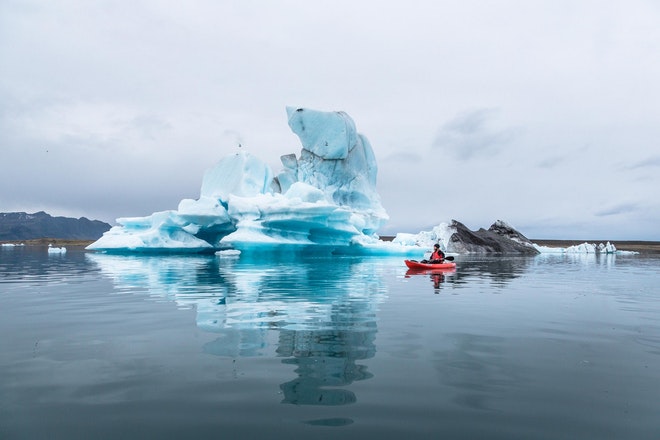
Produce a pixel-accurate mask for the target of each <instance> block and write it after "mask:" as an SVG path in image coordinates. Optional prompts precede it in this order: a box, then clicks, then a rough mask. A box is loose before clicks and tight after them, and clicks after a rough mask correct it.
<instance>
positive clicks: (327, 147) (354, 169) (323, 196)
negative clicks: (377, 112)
mask: <svg viewBox="0 0 660 440" xmlns="http://www.w3.org/2000/svg"><path fill="white" fill-rule="evenodd" d="M286 111H287V116H288V124H289V127H290V128H291V130H292V131H293V132H294V133H295V134H296V135H297V136H298V138H299V139H300V141H301V143H302V150H301V153H300V156H299V157H296V155H295V154H287V155H284V156H282V157H281V162H282V165H283V169H282V170H281V171H280V172H279V173H278V174H276V175H275V174H274V173H273V171H272V170H271V169H270V167H269V166H268V165H267V164H266V163H264V162H262V161H261V160H259V159H258V158H256V157H254V156H252V155H251V154H250V153H248V152H246V151H239V152H238V153H235V154H230V155H228V156H226V157H225V158H223V159H222V160H220V161H219V162H218V163H217V164H216V165H215V166H214V167H212V168H211V169H209V170H208V171H207V172H206V173H205V174H204V176H203V180H202V185H201V189H200V195H199V198H198V199H195V200H193V199H184V200H181V202H180V203H179V205H178V207H177V209H176V210H169V211H162V212H156V213H153V214H151V215H149V216H146V217H123V218H118V219H117V223H118V225H117V226H114V227H113V228H111V229H110V230H109V231H107V232H106V233H105V234H104V235H103V236H102V237H101V238H99V239H98V240H97V241H95V242H94V243H92V244H90V245H89V246H87V249H90V250H97V251H106V252H129V253H132V252H163V251H168V252H192V253H200V252H202V253H203V252H218V251H222V250H227V249H235V250H240V251H245V250H251V249H252V250H254V249H255V248H257V247H259V246H263V245H277V246H279V245H287V246H290V245H295V246H304V247H306V246H314V247H315V248H317V249H321V248H323V249H327V250H329V251H330V252H333V253H348V254H351V253H354V254H410V253H418V252H419V247H417V246H414V247H410V246H406V245H404V244H401V243H391V242H385V241H382V240H380V238H379V237H378V235H377V231H378V229H379V228H380V227H381V226H382V225H383V224H385V222H387V220H388V219H389V217H388V215H387V212H386V211H385V209H384V208H383V206H382V205H381V201H380V196H379V194H378V192H377V191H376V177H377V172H378V170H377V165H376V159H375V155H374V153H373V150H372V147H371V144H370V143H369V141H368V140H367V138H366V137H364V136H363V135H361V134H360V133H358V132H357V130H356V127H355V123H354V122H353V120H352V119H351V117H350V116H348V115H347V114H346V113H344V112H322V111H316V110H310V109H304V108H294V107H287V109H286Z"/></svg>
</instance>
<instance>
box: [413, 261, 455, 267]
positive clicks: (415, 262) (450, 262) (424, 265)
mask: <svg viewBox="0 0 660 440" xmlns="http://www.w3.org/2000/svg"><path fill="white" fill-rule="evenodd" d="M404 262H405V263H406V266H408V267H409V268H410V269H454V268H456V263H454V262H453V261H445V262H444V263H435V264H431V263H420V262H419V261H416V260H404Z"/></svg>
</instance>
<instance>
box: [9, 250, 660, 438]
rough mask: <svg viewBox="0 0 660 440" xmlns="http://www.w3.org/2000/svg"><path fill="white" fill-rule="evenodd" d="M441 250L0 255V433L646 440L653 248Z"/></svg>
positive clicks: (654, 376) (651, 380) (651, 422)
mask: <svg viewBox="0 0 660 440" xmlns="http://www.w3.org/2000/svg"><path fill="white" fill-rule="evenodd" d="M457 262H458V270H457V271H456V272H455V273H443V274H435V275H434V274H408V273H407V269H406V268H405V266H404V265H403V262H402V261H401V259H399V258H385V259H379V258H356V257H342V258H311V257H309V256H300V255H290V254H286V253H282V254H279V255H274V256H272V257H270V258H269V259H267V260H265V261H261V262H257V261H254V260H250V259H248V258H245V257H241V258H239V259H236V258H219V257H215V256H201V257H192V256H185V257H181V256H144V257H134V256H133V257H132V256H112V255H102V254H90V253H85V252H83V251H81V250H76V249H70V250H69V252H68V253H66V254H65V255H48V254H47V252H46V250H45V248H38V247H16V248H0V334H1V335H2V336H1V337H0V438H2V439H16V438H20V439H23V438H49V439H90V438H94V439H102V438H113V439H116V438H121V439H131V438H140V439H144V438H159V439H164V438H259V437H262V438H314V439H319V438H342V439H353V438H361V439H364V438H376V437H380V438H409V439H410V438H472V439H474V438H484V439H532V438H533V439H599V440H602V439H604V438H607V439H657V438H660V418H658V400H659V398H660V288H659V287H658V281H659V280H660V258H658V257H644V256H639V255H638V256H603V257H600V258H597V257H595V256H593V255H592V256H572V257H571V256H540V257H535V258H503V257H488V258H484V257H480V258H475V257H472V258H467V257H459V258H457ZM302 436H305V437H302Z"/></svg>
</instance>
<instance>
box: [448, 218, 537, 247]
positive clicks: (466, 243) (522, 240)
mask: <svg viewBox="0 0 660 440" xmlns="http://www.w3.org/2000/svg"><path fill="white" fill-rule="evenodd" d="M451 227H452V228H453V229H454V230H455V231H456V232H454V233H453V234H452V235H451V237H450V238H449V243H447V251H448V252H455V253H459V254H464V253H472V254H514V255H536V254H538V253H539V251H538V250H537V249H536V248H535V247H534V245H533V243H532V242H531V241H529V239H527V237H525V236H524V235H523V234H521V233H520V232H518V231H516V230H515V229H514V228H512V227H511V226H509V225H507V224H506V223H505V222H503V221H501V220H498V221H496V222H495V223H493V224H492V225H491V226H490V228H488V230H485V229H483V228H481V229H479V230H478V231H471V230H470V229H468V228H467V226H465V225H464V224H462V223H460V222H458V221H456V220H452V223H451Z"/></svg>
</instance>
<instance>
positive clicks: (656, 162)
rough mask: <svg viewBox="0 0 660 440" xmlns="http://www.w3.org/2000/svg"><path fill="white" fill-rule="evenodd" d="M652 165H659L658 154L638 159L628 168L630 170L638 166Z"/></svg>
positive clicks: (648, 166) (649, 166)
mask: <svg viewBox="0 0 660 440" xmlns="http://www.w3.org/2000/svg"><path fill="white" fill-rule="evenodd" d="M652 167H660V156H653V157H649V158H647V159H644V160H640V161H639V162H636V163H634V164H632V165H630V166H629V167H628V168H629V169H631V170H635V169H638V168H652Z"/></svg>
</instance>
